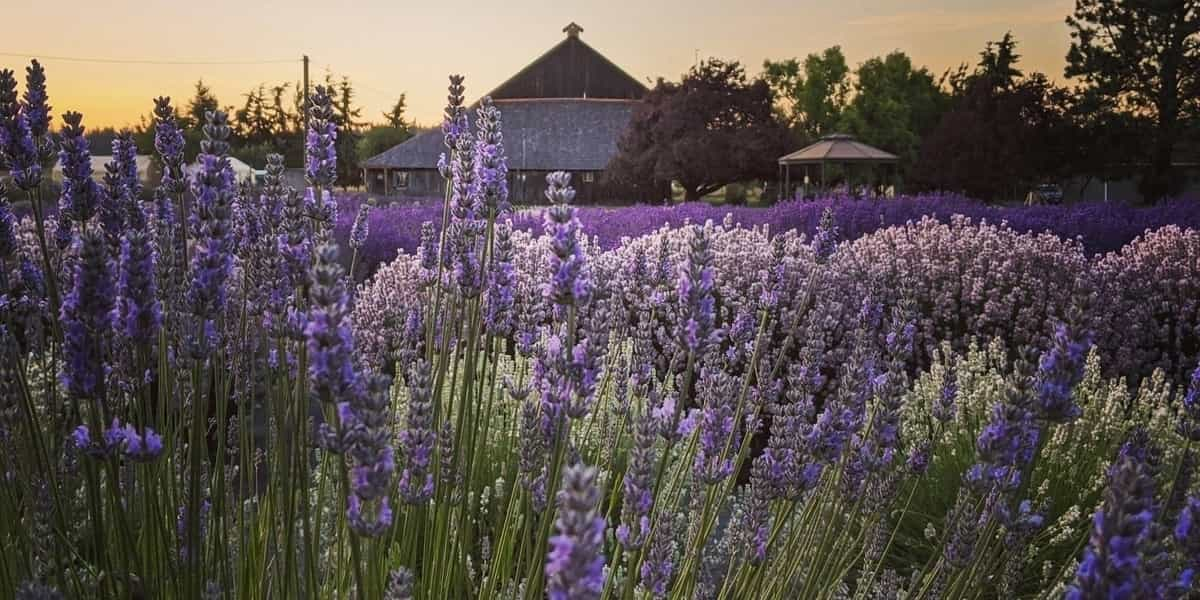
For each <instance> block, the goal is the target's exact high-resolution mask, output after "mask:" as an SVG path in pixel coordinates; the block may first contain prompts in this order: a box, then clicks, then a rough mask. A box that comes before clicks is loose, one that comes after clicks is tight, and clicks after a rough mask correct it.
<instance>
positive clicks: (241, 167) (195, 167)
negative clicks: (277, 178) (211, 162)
mask: <svg viewBox="0 0 1200 600" xmlns="http://www.w3.org/2000/svg"><path fill="white" fill-rule="evenodd" d="M229 166H230V167H231V168H232V169H233V179H234V180H235V181H239V182H241V181H246V180H247V179H250V180H253V178H254V172H255V170H254V169H253V168H251V167H250V165H248V164H246V163H244V162H242V161H240V160H238V159H236V158H234V157H232V156H230V157H229ZM183 170H184V171H186V172H187V174H188V175H194V174H195V173H196V171H199V170H200V163H198V162H196V163H192V164H190V165H188V166H186V167H184V169H183Z"/></svg>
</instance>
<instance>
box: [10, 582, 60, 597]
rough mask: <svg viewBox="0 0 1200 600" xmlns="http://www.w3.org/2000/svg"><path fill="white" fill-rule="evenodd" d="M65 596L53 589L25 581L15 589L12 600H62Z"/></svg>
mask: <svg viewBox="0 0 1200 600" xmlns="http://www.w3.org/2000/svg"><path fill="white" fill-rule="evenodd" d="M64 598H65V596H63V595H62V592H59V591H58V590H57V589H55V588H54V587H51V586H49V585H43V584H41V583H38V582H36V581H26V582H23V583H21V586H20V587H18V588H17V595H16V596H14V598H13V600H63V599H64Z"/></svg>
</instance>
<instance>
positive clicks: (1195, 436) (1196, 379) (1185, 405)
mask: <svg viewBox="0 0 1200 600" xmlns="http://www.w3.org/2000/svg"><path fill="white" fill-rule="evenodd" d="M1180 410H1181V412H1182V413H1183V414H1182V416H1181V419H1180V421H1179V434H1180V435H1182V436H1183V437H1185V438H1187V439H1188V440H1190V441H1192V442H1200V365H1197V366H1196V370H1195V371H1192V378H1191V381H1190V382H1189V383H1188V389H1187V392H1186V393H1185V394H1184V396H1183V402H1181V403H1180Z"/></svg>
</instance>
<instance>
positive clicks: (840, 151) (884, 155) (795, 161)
mask: <svg viewBox="0 0 1200 600" xmlns="http://www.w3.org/2000/svg"><path fill="white" fill-rule="evenodd" d="M896 160H898V159H897V157H896V155H895V154H892V153H890V152H884V151H883V150H880V149H879V148H876V147H874V146H868V145H866V144H864V143H862V142H860V141H858V140H856V139H854V136H850V135H846V134H844V133H834V134H831V135H827V136H824V137H822V138H821V139H820V140H818V141H817V142H816V143H815V144H812V145H809V146H805V147H804V148H801V149H799V150H797V151H795V152H793V153H791V154H788V155H787V156H783V157H780V159H779V164H781V165H802V164H817V163H822V162H881V163H888V162H896Z"/></svg>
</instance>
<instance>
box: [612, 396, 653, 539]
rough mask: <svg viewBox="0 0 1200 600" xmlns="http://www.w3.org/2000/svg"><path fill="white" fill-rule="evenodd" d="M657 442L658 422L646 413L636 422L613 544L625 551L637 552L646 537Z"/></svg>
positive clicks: (648, 529) (651, 499)
mask: <svg viewBox="0 0 1200 600" xmlns="http://www.w3.org/2000/svg"><path fill="white" fill-rule="evenodd" d="M657 438H658V420H657V419H655V418H654V416H653V415H651V414H649V413H647V414H644V415H642V416H641V418H639V419H638V422H637V425H636V426H635V428H634V433H633V448H632V449H631V450H630V453H629V469H628V470H627V471H626V472H625V479H624V481H623V485H624V490H625V497H624V499H623V500H622V504H621V525H620V526H618V527H617V541H619V542H621V545H622V546H624V547H625V549H626V550H633V549H636V548H640V547H641V546H642V544H643V543H645V541H646V537H647V536H649V535H650V510H651V509H652V508H653V507H654V467H655V456H654V442H655V440H656V439H657Z"/></svg>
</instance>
